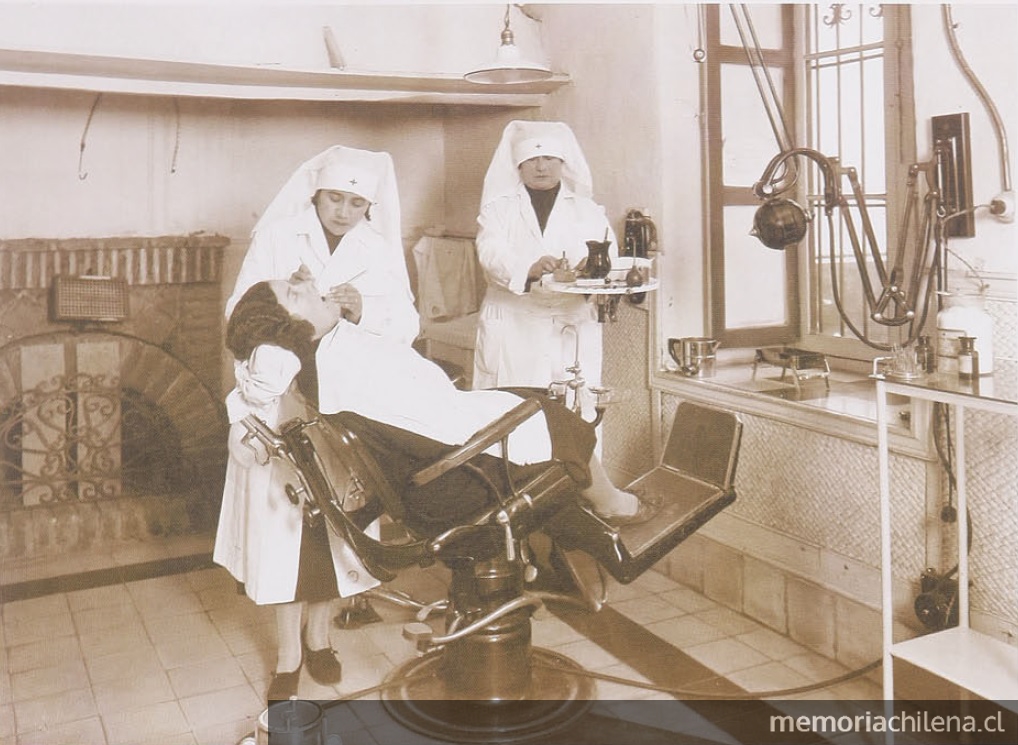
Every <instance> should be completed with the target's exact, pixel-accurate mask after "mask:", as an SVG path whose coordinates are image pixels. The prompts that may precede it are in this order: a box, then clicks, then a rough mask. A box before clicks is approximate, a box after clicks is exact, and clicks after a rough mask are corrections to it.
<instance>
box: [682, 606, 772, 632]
mask: <svg viewBox="0 0 1018 745" xmlns="http://www.w3.org/2000/svg"><path fill="white" fill-rule="evenodd" d="M693 618H698V619H700V620H701V621H703V622H704V623H706V624H709V625H711V626H713V627H714V628H716V629H720V630H721V631H724V632H725V634H726V636H735V635H737V634H747V633H749V632H750V631H755V630H756V629H759V628H760V624H758V623H757V622H756V621H754V620H753V619H752V618H747V617H746V616H744V615H742V614H741V613H739V612H738V611H734V610H732V609H731V608H724V607H721V606H718V607H716V608H708V609H707V610H702V611H697V612H696V613H694V614H693Z"/></svg>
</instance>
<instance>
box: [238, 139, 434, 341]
mask: <svg viewBox="0 0 1018 745" xmlns="http://www.w3.org/2000/svg"><path fill="white" fill-rule="evenodd" d="M297 272H302V273H303V275H304V276H309V277H310V278H312V279H314V280H315V283H316V284H317V285H318V289H319V291H320V292H321V293H322V295H323V296H325V295H329V296H331V297H332V298H333V299H334V300H337V301H338V302H341V303H343V304H344V305H345V306H346V309H347V314H346V315H345V316H344V317H345V318H347V320H352V321H354V322H355V323H356V324H357V325H358V326H360V327H361V328H363V329H365V330H367V331H370V332H373V333H376V334H379V335H381V336H385V337H387V338H390V339H394V340H397V341H402V342H405V343H406V344H410V343H411V342H413V340H414V339H415V338H416V337H417V334H418V332H419V331H420V323H419V318H418V315H417V310H416V308H415V307H414V299H413V294H412V293H411V291H410V280H409V276H408V274H407V268H406V260H405V258H404V254H403V244H402V239H401V228H400V208H399V194H398V192H397V189H396V175H395V171H394V169H393V164H392V158H391V156H390V155H389V154H388V153H384V152H373V151H370V150H358V149H356V148H349V147H345V146H342V145H337V146H335V147H331V148H329V149H328V150H325V151H324V152H322V153H319V154H318V155H316V156H315V157H314V158H312V159H310V160H309V161H307V162H306V163H304V164H303V165H301V166H300V168H298V169H297V171H296V172H295V173H294V174H293V175H292V176H291V177H290V179H289V181H287V183H286V185H284V186H283V188H282V189H281V190H280V192H279V194H277V195H276V197H275V198H274V199H273V200H272V202H271V204H269V206H268V208H266V210H265V212H264V213H263V214H262V216H261V218H260V219H259V220H258V223H257V224H256V225H255V228H254V232H253V236H252V239H251V246H250V247H249V248H248V252H247V255H246V256H245V257H244V262H243V264H242V265H241V268H240V273H239V274H238V276H237V282H236V284H235V286H234V289H233V293H232V294H231V296H230V298H229V300H227V302H226V315H227V317H229V315H230V314H231V313H232V312H233V307H234V305H236V303H237V300H239V299H240V297H241V295H243V294H244V292H245V290H247V288H249V287H250V286H251V285H253V284H255V283H256V282H261V281H263V280H272V279H286V278H288V277H289V276H290V275H291V274H294V273H297Z"/></svg>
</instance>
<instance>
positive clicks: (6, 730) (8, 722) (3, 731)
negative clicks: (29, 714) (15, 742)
mask: <svg viewBox="0 0 1018 745" xmlns="http://www.w3.org/2000/svg"><path fill="white" fill-rule="evenodd" d="M15 729H16V728H15V722H14V706H13V705H11V704H0V738H4V737H13V735H14V731H15Z"/></svg>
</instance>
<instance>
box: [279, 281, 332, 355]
mask: <svg viewBox="0 0 1018 745" xmlns="http://www.w3.org/2000/svg"><path fill="white" fill-rule="evenodd" d="M269 287H271V288H272V292H273V293H275V295H276V300H278V301H279V304H280V305H282V306H283V307H284V308H286V310H287V311H289V313H290V315H291V316H294V317H295V318H302V319H304V320H305V321H308V322H309V323H310V324H311V325H312V326H314V327H315V338H316V339H317V338H321V337H322V336H324V335H325V334H326V333H327V332H328V331H329V330H330V329H331V328H332V327H333V326H335V325H336V324H337V323H338V322H339V314H340V309H339V307H338V306H337V305H336V304H334V303H330V302H328V301H326V300H325V299H324V298H322V296H321V295H319V294H318V288H317V287H316V286H315V283H314V281H313V280H311V279H306V278H304V277H302V276H301V275H300V274H294V275H293V276H292V277H290V279H277V280H273V281H271V282H269Z"/></svg>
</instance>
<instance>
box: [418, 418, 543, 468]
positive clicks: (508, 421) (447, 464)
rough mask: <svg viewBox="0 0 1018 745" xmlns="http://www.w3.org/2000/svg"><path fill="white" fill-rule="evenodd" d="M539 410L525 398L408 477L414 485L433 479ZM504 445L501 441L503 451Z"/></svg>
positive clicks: (486, 447) (502, 437) (467, 459)
mask: <svg viewBox="0 0 1018 745" xmlns="http://www.w3.org/2000/svg"><path fill="white" fill-rule="evenodd" d="M540 410H541V404H539V403H538V402H537V401H535V400H534V399H530V398H528V399H525V400H524V401H523V402H522V403H520V404H519V405H518V406H516V407H514V408H513V409H511V410H509V411H508V412H506V413H505V414H504V415H503V416H502V417H501V418H499V419H496V420H495V421H494V422H492V423H491V424H489V425H488V426H487V427H485V428H484V429H482V430H479V431H478V432H477V433H476V434H475V435H474V436H473V437H471V438H470V439H469V440H467V442H466V443H464V444H463V445H462V446H460V447H459V448H458V449H457V450H455V451H454V452H452V453H450V454H449V455H447V456H446V457H445V458H443V459H442V460H440V461H438V462H437V463H434V464H432V465H430V466H428V467H427V468H422V469H421V470H420V471H418V472H417V473H415V474H414V475H413V477H411V479H410V483H412V484H413V485H414V486H423V485H424V484H427V483H429V482H431V481H434V480H435V479H437V478H438V477H439V476H441V475H442V474H444V473H447V472H448V471H451V470H453V469H454V468H459V467H460V466H462V465H463V464H464V463H466V462H467V461H469V460H471V459H472V458H474V457H475V456H477V455H480V454H481V453H483V452H484V451H485V450H487V449H488V448H489V447H491V446H492V445H494V444H495V443H496V442H498V441H499V440H504V439H505V438H506V436H507V435H506V433H507V432H510V431H512V430H514V429H516V428H517V427H518V426H520V425H521V424H522V423H523V422H525V421H526V420H527V419H529V418H530V417H532V416H533V415H534V414H536V413H537V412H539V411H540ZM504 450H505V446H504V443H503V451H504Z"/></svg>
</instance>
